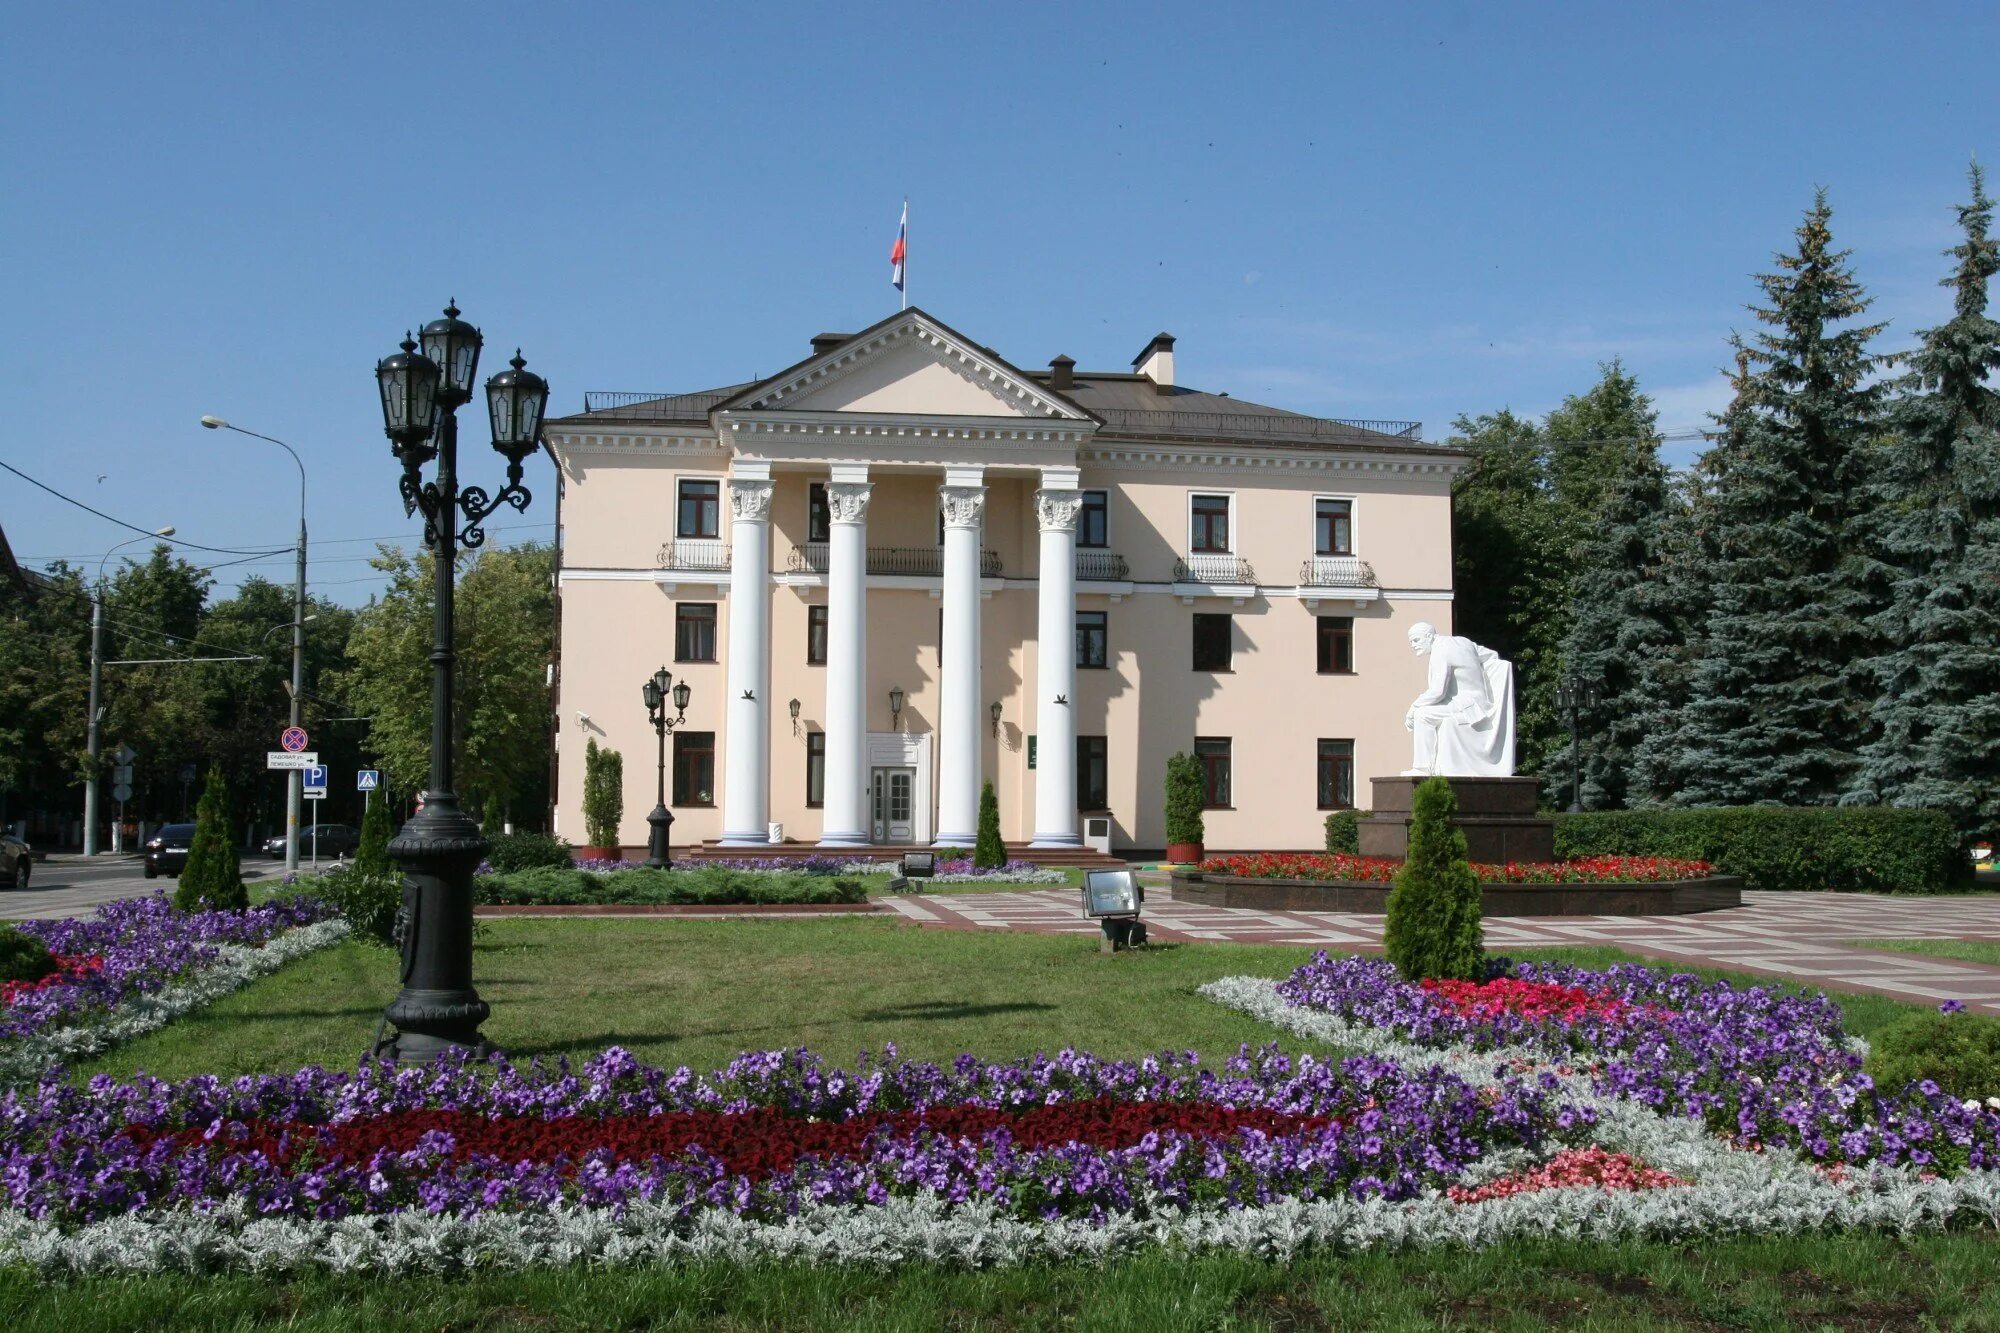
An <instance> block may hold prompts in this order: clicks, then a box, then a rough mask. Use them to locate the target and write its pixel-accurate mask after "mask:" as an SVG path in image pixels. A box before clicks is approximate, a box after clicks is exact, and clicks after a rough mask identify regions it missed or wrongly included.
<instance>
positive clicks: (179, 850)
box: [146, 824, 194, 879]
mask: <svg viewBox="0 0 2000 1333" xmlns="http://www.w3.org/2000/svg"><path fill="white" fill-rule="evenodd" d="M193 842H194V825H192V824H166V825H163V826H161V828H160V831H159V832H158V833H155V834H154V835H153V836H152V837H150V838H148V839H147V840H146V878H147V879H158V878H159V877H160V873H161V872H162V871H165V872H166V873H167V874H169V875H178V874H180V873H181V871H183V870H185V869H187V863H188V847H189V846H191V845H192V844H193Z"/></svg>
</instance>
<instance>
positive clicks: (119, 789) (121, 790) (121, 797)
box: [111, 782, 132, 801]
mask: <svg viewBox="0 0 2000 1333" xmlns="http://www.w3.org/2000/svg"><path fill="white" fill-rule="evenodd" d="M111 799H112V800H114V801H129V800H131V799H132V788H131V787H129V786H127V785H126V784H125V783H123V782H121V783H119V784H118V785H117V786H115V787H113V788H112V789H111Z"/></svg>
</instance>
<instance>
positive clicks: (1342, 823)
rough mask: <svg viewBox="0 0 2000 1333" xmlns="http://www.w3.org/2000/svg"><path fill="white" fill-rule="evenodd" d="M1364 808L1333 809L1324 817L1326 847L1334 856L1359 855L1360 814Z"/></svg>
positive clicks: (1363, 811) (1363, 812) (1364, 812)
mask: <svg viewBox="0 0 2000 1333" xmlns="http://www.w3.org/2000/svg"><path fill="white" fill-rule="evenodd" d="M1366 813H1367V812H1366V811H1365V810H1335V811H1333V812H1332V813H1331V814H1329V815H1327V817H1326V849H1327V850H1328V851H1329V852H1332V853H1333V854H1334V855H1336V856H1359V855H1361V816H1362V815H1364V814H1366Z"/></svg>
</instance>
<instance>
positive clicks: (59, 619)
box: [0, 564, 90, 823]
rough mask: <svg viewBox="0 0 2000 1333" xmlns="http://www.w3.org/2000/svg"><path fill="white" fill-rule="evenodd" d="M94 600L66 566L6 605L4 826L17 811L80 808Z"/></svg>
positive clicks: (0, 755) (0, 632)
mask: <svg viewBox="0 0 2000 1333" xmlns="http://www.w3.org/2000/svg"><path fill="white" fill-rule="evenodd" d="M89 691H90V594H89V592H88V591H87V590H86V589H85V587H84V583H83V579H82V577H81V576H80V575H79V574H78V573H77V571H75V570H73V569H71V568H69V567H68V566H67V565H61V564H58V565H56V566H54V567H52V568H51V569H50V571H49V574H48V581H47V583H46V584H45V585H43V587H42V588H41V590H40V592H39V593H38V594H37V595H36V596H34V597H32V598H8V599H7V600H6V602H5V604H4V605H0V798H3V799H4V800H5V801H6V803H7V809H6V810H0V823H4V822H7V821H8V820H10V819H12V818H15V817H16V816H15V815H13V814H11V813H9V811H11V810H13V809H16V808H18V807H19V806H29V807H33V806H43V807H51V806H56V805H65V806H69V807H70V808H75V800H76V798H74V796H73V793H74V789H75V787H76V785H77V783H78V782H79V781H80V780H81V779H82V778H83V776H84V774H85V771H86V758H85V745H84V741H85V729H86V727H87V725H88V721H87V719H86V717H85V714H86V713H87V712H88V711H89V700H90V693H89Z"/></svg>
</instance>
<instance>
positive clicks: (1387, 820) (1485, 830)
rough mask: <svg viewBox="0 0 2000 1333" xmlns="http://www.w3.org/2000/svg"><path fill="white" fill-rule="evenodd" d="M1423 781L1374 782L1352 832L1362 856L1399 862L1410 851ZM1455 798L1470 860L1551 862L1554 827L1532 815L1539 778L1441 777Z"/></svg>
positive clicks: (1417, 779) (1539, 817) (1460, 827)
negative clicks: (1369, 806)
mask: <svg viewBox="0 0 2000 1333" xmlns="http://www.w3.org/2000/svg"><path fill="white" fill-rule="evenodd" d="M1426 780H1427V779H1424V778H1404V777H1395V778H1376V779H1374V787H1375V797H1374V809H1373V811H1372V812H1371V813H1370V814H1369V815H1368V816H1367V818H1365V819H1363V820H1361V821H1360V823H1359V825H1358V828H1357V832H1358V836H1359V842H1360V848H1361V854H1362V855H1363V856H1386V857H1389V858H1391V859H1394V860H1398V861H1400V860H1402V859H1403V857H1404V855H1405V854H1407V853H1408V852H1409V850H1410V814H1411V810H1412V808H1413V807H1414V806H1415V804H1416V790H1417V784H1418V783H1420V782H1424V781H1426ZM1445 781H1447V782H1449V783H1450V784H1451V790H1452V795H1454V796H1456V797H1457V798H1458V816H1457V819H1456V821H1455V822H1456V823H1457V824H1458V827H1459V829H1460V831H1461V832H1463V833H1464V834H1465V850H1466V854H1467V855H1468V856H1470V857H1471V858H1472V859H1473V860H1474V861H1487V862H1507V861H1553V860H1555V859H1556V824H1555V821H1554V820H1553V819H1547V818H1544V817H1542V816H1540V815H1537V814H1536V813H1535V803H1536V800H1537V798H1538V797H1539V795H1540V792H1541V779H1540V778H1446V779H1445Z"/></svg>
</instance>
